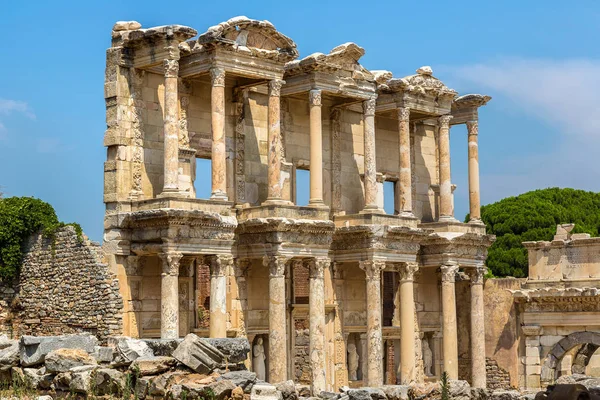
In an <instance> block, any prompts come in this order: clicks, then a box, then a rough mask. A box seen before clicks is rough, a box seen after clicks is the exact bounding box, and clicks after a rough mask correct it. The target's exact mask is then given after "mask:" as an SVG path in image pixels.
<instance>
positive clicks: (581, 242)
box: [511, 224, 600, 389]
mask: <svg viewBox="0 0 600 400" xmlns="http://www.w3.org/2000/svg"><path fill="white" fill-rule="evenodd" d="M573 227H574V225H573V224H568V225H559V226H558V227H557V232H556V235H555V236H554V240H552V241H551V242H525V243H523V244H524V246H525V247H526V248H527V249H528V251H529V279H528V280H527V282H526V283H525V284H523V285H522V287H521V288H519V289H517V290H512V291H511V292H512V293H513V296H514V299H515V301H516V302H517V305H518V312H519V321H520V325H521V332H520V333H521V340H522V346H521V348H522V349H523V350H522V353H521V355H522V357H523V360H524V363H523V364H522V366H521V369H520V378H521V380H520V385H521V387H523V388H527V389H538V388H540V387H546V386H548V385H549V384H551V383H554V382H555V381H556V379H557V378H558V377H559V376H561V375H571V374H572V373H578V374H586V373H587V374H588V375H596V376H600V373H599V372H600V370H599V369H598V364H599V362H598V361H600V358H599V357H598V356H600V355H595V356H594V353H595V352H596V350H597V349H598V347H600V289H599V288H598V281H599V280H600V238H590V235H588V234H583V233H580V234H572V233H571V230H572V229H573ZM592 360H594V361H593V362H591V361H592Z"/></svg>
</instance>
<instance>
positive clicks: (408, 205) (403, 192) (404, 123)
mask: <svg viewBox="0 0 600 400" xmlns="http://www.w3.org/2000/svg"><path fill="white" fill-rule="evenodd" d="M409 118H410V109H409V108H404V107H399V108H398V130H399V132H400V136H399V144H400V165H399V172H400V179H399V184H400V209H399V210H400V215H404V216H407V217H413V216H414V215H413V210H412V171H411V163H410V126H409Z"/></svg>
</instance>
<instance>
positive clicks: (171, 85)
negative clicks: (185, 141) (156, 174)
mask: <svg viewBox="0 0 600 400" xmlns="http://www.w3.org/2000/svg"><path fill="white" fill-rule="evenodd" d="M164 68H165V105H164V120H163V121H164V155H163V159H164V171H163V174H164V177H163V179H164V180H163V193H176V192H178V191H179V173H178V171H179V106H178V104H179V99H178V94H177V80H178V79H177V77H178V74H179V61H178V60H165V61H164Z"/></svg>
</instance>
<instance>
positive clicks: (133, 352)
mask: <svg viewBox="0 0 600 400" xmlns="http://www.w3.org/2000/svg"><path fill="white" fill-rule="evenodd" d="M108 345H109V346H110V347H113V348H114V349H115V350H116V352H117V356H116V357H115V359H114V361H113V363H114V364H115V365H129V364H131V363H132V362H133V361H135V360H136V359H138V358H140V357H154V353H153V352H152V349H150V347H148V345H147V344H146V342H144V341H143V340H140V339H132V338H130V337H126V336H114V337H110V338H109V339H108Z"/></svg>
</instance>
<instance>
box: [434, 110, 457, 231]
mask: <svg viewBox="0 0 600 400" xmlns="http://www.w3.org/2000/svg"><path fill="white" fill-rule="evenodd" d="M451 119H452V116H451V115H442V116H441V117H440V118H438V123H439V128H440V130H439V151H440V220H454V210H453V207H452V181H451V177H450V120H451Z"/></svg>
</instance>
